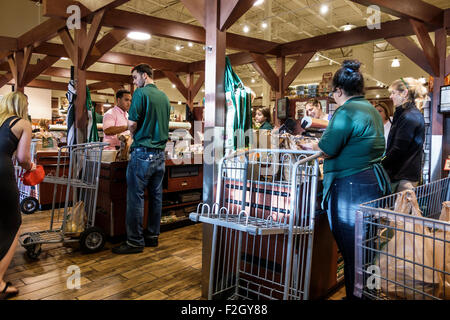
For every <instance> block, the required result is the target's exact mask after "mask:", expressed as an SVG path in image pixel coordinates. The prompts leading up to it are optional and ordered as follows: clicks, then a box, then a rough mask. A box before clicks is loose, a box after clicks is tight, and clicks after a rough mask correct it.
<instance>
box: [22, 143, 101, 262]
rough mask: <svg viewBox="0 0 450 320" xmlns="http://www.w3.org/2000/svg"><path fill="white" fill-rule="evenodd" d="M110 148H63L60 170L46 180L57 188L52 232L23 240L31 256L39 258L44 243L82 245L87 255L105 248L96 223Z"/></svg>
mask: <svg viewBox="0 0 450 320" xmlns="http://www.w3.org/2000/svg"><path fill="white" fill-rule="evenodd" d="M106 145H107V143H101V142H92V143H85V144H77V145H70V146H64V147H61V148H59V150H58V162H57V167H56V170H55V172H54V174H52V175H47V176H46V177H45V179H44V182H45V183H51V184H53V185H54V191H53V201H52V211H51V218H50V229H48V230H42V231H34V232H26V233H23V234H22V235H21V236H20V238H19V241H20V244H21V245H22V246H23V247H24V248H25V249H26V250H27V255H28V257H30V258H32V259H36V258H37V257H38V256H39V254H40V253H41V244H44V243H60V242H61V243H70V242H80V247H81V249H82V250H83V251H85V252H96V251H99V250H101V249H102V248H103V246H104V244H105V234H104V233H103V231H102V230H101V229H99V228H97V227H94V223H95V211H96V204H97V192H98V183H99V175H100V167H101V158H102V151H103V148H104V147H105V146H106ZM57 195H58V196H59V198H58V197H57ZM62 204H63V205H62Z"/></svg>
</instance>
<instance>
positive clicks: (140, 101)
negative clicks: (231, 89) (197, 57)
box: [113, 64, 170, 254]
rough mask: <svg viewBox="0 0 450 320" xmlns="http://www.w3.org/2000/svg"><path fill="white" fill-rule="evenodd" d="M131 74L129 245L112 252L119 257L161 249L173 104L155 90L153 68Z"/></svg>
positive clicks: (128, 177)
mask: <svg viewBox="0 0 450 320" xmlns="http://www.w3.org/2000/svg"><path fill="white" fill-rule="evenodd" d="M131 72H132V75H133V83H134V84H135V85H136V87H137V88H138V89H137V90H136V91H135V92H134V94H133V99H132V103H131V107H130V111H129V115H128V128H129V130H130V132H131V134H132V136H133V140H134V141H133V144H132V145H131V158H130V161H129V163H128V168H127V184H128V189H127V213H126V230H127V241H126V242H124V243H123V244H122V245H120V246H119V247H116V248H113V252H114V253H118V254H127V253H139V252H142V251H143V249H144V246H148V247H156V246H157V245H158V236H159V233H160V220H161V209H162V181H163V177H164V171H165V165H164V162H165V156H164V149H165V147H166V142H167V139H168V138H169V117H170V102H169V99H168V98H167V96H166V94H165V93H164V92H162V91H160V90H159V89H158V88H157V87H156V86H155V84H154V82H153V70H152V68H151V67H150V66H149V65H146V64H140V65H138V66H136V67H134V68H133V70H132V71H131ZM145 190H147V191H148V222H147V226H145V229H144V228H143V225H142V224H143V216H144V193H145ZM143 229H144V230H143Z"/></svg>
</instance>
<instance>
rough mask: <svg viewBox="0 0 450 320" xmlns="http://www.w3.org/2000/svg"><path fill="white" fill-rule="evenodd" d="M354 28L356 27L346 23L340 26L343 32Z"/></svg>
mask: <svg viewBox="0 0 450 320" xmlns="http://www.w3.org/2000/svg"><path fill="white" fill-rule="evenodd" d="M354 27H356V26H355V25H353V24H350V23H348V22H347V24H344V25H343V26H341V27H340V29H342V30H343V31H350V30H352V29H353V28H354Z"/></svg>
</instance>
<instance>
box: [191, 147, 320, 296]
mask: <svg viewBox="0 0 450 320" xmlns="http://www.w3.org/2000/svg"><path fill="white" fill-rule="evenodd" d="M320 155H321V153H314V152H306V151H305V152H301V151H294V150H262V149H261V150H259V149H255V150H250V151H246V152H238V153H235V154H232V155H230V156H228V157H225V158H223V159H222V161H221V162H220V166H219V179H218V180H219V181H218V185H217V190H216V202H215V203H214V204H213V205H212V207H210V206H209V205H208V204H200V205H199V206H198V208H197V212H195V213H191V214H190V219H191V220H193V221H200V222H203V223H209V224H212V225H213V226H214V232H213V238H212V250H211V251H212V253H211V266H210V275H209V292H208V298H209V299H210V300H211V299H253V300H255V299H285V300H291V299H307V298H308V290H309V280H310V266H311V258H312V246H313V230H314V212H315V206H316V188H317V178H318V175H319V162H318V157H319V156H320Z"/></svg>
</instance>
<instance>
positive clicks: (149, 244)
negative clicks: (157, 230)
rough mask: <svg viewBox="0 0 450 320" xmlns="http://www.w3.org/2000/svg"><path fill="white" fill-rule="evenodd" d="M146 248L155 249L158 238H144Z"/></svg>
mask: <svg viewBox="0 0 450 320" xmlns="http://www.w3.org/2000/svg"><path fill="white" fill-rule="evenodd" d="M144 241H145V246H146V247H157V246H158V237H144Z"/></svg>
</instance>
